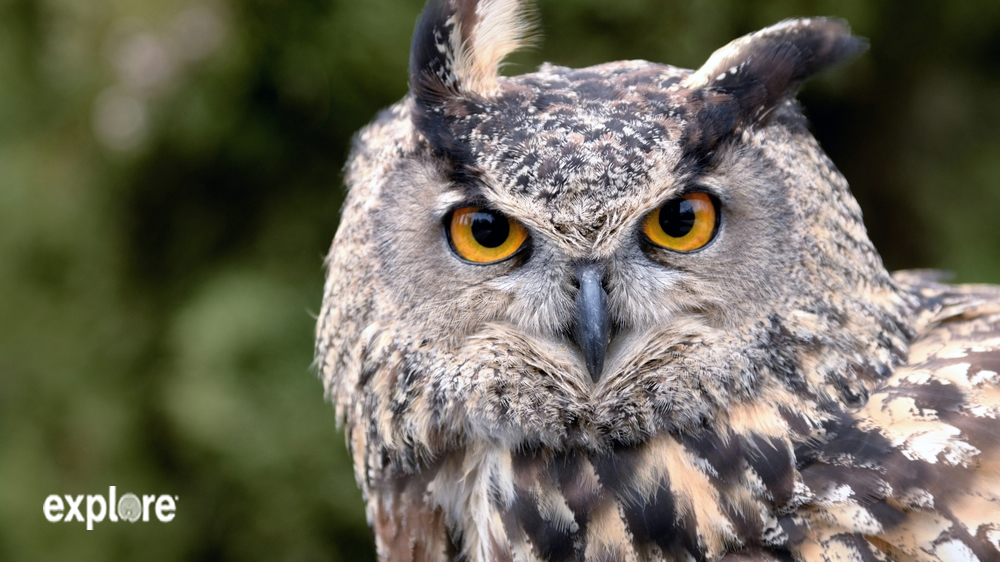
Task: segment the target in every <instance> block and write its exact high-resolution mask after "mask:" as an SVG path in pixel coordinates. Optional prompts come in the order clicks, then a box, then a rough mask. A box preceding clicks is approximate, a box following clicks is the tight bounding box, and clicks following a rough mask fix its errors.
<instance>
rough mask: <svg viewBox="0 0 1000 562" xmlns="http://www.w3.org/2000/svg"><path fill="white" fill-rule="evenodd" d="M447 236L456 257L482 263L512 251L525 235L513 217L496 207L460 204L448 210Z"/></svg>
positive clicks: (510, 254)
mask: <svg viewBox="0 0 1000 562" xmlns="http://www.w3.org/2000/svg"><path fill="white" fill-rule="evenodd" d="M448 237H449V239H450V240H451V247H452V248H453V249H454V250H455V253H456V254H458V255H459V257H461V258H462V259H464V260H466V261H470V262H473V263H484V264H485V263H496V262H498V261H502V260H505V259H507V258H509V257H511V256H513V255H514V254H516V253H517V251H518V250H520V249H521V247H522V246H523V245H524V242H525V240H527V239H528V232H527V231H526V230H525V229H524V227H523V226H521V225H520V223H518V222H517V221H513V220H511V219H509V218H507V217H506V216H504V215H502V214H500V213H498V212H496V211H491V210H488V209H483V208H481V207H462V208H461V209H456V210H455V211H454V212H453V213H452V214H451V219H450V221H449V224H448Z"/></svg>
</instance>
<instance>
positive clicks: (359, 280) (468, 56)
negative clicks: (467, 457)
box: [317, 1, 907, 474]
mask: <svg viewBox="0 0 1000 562" xmlns="http://www.w3.org/2000/svg"><path fill="white" fill-rule="evenodd" d="M480 4H482V5H480V6H479V7H478V9H477V7H476V6H477V3H476V2H457V1H453V2H445V1H433V2H431V3H430V4H429V5H428V7H427V9H426V10H425V13H424V15H423V17H422V19H421V22H420V24H418V27H417V30H416V35H415V38H414V44H413V55H412V59H411V77H410V80H411V92H410V94H409V95H408V96H407V97H406V98H405V99H404V100H403V101H402V102H400V103H399V104H397V105H396V106H394V107H393V108H390V109H389V110H387V111H386V112H384V113H383V114H382V115H381V116H380V117H379V118H378V119H377V120H376V121H375V122H374V123H373V124H372V125H370V126H369V127H368V128H367V129H366V130H365V131H363V132H362V133H361V134H360V135H359V137H358V139H357V142H356V146H355V149H354V154H353V157H352V160H351V163H350V164H349V167H348V174H347V183H348V186H349V188H350V194H349V196H348V200H347V203H346V205H345V208H344V214H343V219H342V222H341V225H340V229H339V231H338V234H337V238H336V239H335V241H334V246H333V249H332V251H331V255H330V258H329V273H328V278H327V287H326V295H325V300H324V307H323V312H322V315H321V318H320V328H319V330H320V331H319V335H318V346H317V353H318V358H319V362H320V366H321V369H322V372H323V373H324V378H325V380H326V383H327V386H328V389H329V391H330V393H331V395H332V396H333V397H334V399H335V401H336V403H337V407H338V411H339V412H340V415H341V416H342V417H343V418H344V419H346V420H347V422H348V433H349V442H351V443H352V444H353V445H354V446H355V447H356V448H357V447H362V446H364V447H366V448H367V449H368V450H371V447H370V443H371V442H372V441H373V440H375V441H377V442H378V443H379V444H380V446H379V447H378V450H377V452H373V453H371V456H372V460H371V463H372V464H373V465H378V466H381V467H390V466H391V467H399V468H401V469H403V470H405V469H406V467H408V466H416V465H418V464H419V463H420V462H423V461H426V460H427V459H431V458H434V457H435V456H436V455H437V454H439V453H440V452H441V451H444V450H447V449H451V448H455V447H461V446H462V445H463V443H467V442H469V441H470V440H476V439H489V440H494V441H500V442H505V443H509V444H510V445H511V446H514V447H520V446H531V445H534V444H545V445H547V446H552V447H557V448H558V447H562V448H570V447H586V448H594V449H601V448H607V447H612V446H616V444H621V443H634V442H638V441H641V440H642V439H644V438H645V437H646V436H648V435H651V434H654V433H655V432H659V431H678V430H691V429H692V428H696V427H699V426H703V425H705V424H710V423H712V420H714V419H717V418H719V417H720V416H724V415H725V412H726V411H727V409H728V408H730V407H731V406H732V405H733V404H738V403H744V402H747V401H750V400H762V399H767V400H771V401H776V402H778V403H781V401H782V400H787V401H788V406H787V407H788V409H789V411H790V412H791V411H792V410H794V409H795V408H800V407H802V406H801V404H802V402H801V398H802V397H803V396H804V397H806V398H807V400H806V402H808V403H809V404H810V406H809V407H815V408H824V407H829V408H835V407H840V406H839V405H841V404H850V403H852V402H857V401H858V400H861V399H862V397H863V396H864V395H865V394H866V392H867V391H868V389H869V388H870V386H871V385H872V384H873V381H875V380H877V379H878V378H879V377H880V376H883V375H884V373H885V372H887V371H888V366H889V365H890V364H891V363H892V362H893V361H894V356H895V355H896V354H899V353H901V352H900V351H899V350H900V349H903V348H905V339H906V337H907V336H906V333H905V328H904V326H906V325H907V323H906V321H905V315H906V314H907V313H906V302H905V297H903V296H901V295H900V293H899V291H898V290H897V289H896V288H895V286H894V284H893V282H892V280H891V278H890V277H889V276H888V274H887V273H886V272H885V270H884V268H883V267H882V264H881V261H880V259H879V257H878V255H877V253H876V252H875V250H874V248H873V247H872V245H871V243H870V242H869V240H868V238H867V235H866V234H865V230H864V227H863V224H862V222H861V217H860V210H859V208H858V206H857V204H856V203H855V201H854V199H853V198H852V197H851V195H850V193H849V191H848V189H847V185H846V182H845V181H844V179H843V178H842V177H841V176H840V174H839V173H838V172H837V171H836V169H835V168H834V167H833V165H832V164H831V163H830V162H829V160H828V159H827V158H826V156H825V155H824V154H823V153H822V151H821V150H820V148H819V147H818V145H817V143H816V142H815V140H814V139H813V138H812V136H811V135H810V134H809V133H808V131H807V129H806V126H805V123H804V119H803V118H802V117H801V114H800V112H799V110H798V108H797V106H796V104H795V102H794V100H793V99H792V96H793V94H794V91H795V89H796V88H797V86H798V85H799V84H800V83H801V81H802V80H804V79H805V78H807V77H808V76H809V75H811V74H813V73H815V72H817V71H819V70H821V69H823V68H825V67H827V66H829V65H831V64H833V63H836V62H838V61H839V60H841V59H843V58H845V57H847V56H850V55H853V54H855V53H856V52H858V51H859V50H861V48H862V47H863V43H861V42H860V41H858V40H857V39H856V38H853V37H851V36H850V35H849V34H848V33H847V30H846V26H845V25H844V24H843V23H841V22H838V21H833V20H824V19H817V20H797V21H791V22H785V23H782V24H779V25H777V26H774V27H772V28H768V29H766V30H764V31H761V32H758V33H757V34H753V35H751V36H748V37H746V38H743V39H740V40H737V41H736V42H734V43H732V44H730V45H729V46H727V47H725V48H723V49H721V50H720V51H718V52H717V53H716V54H714V55H713V56H712V57H711V58H710V59H709V60H708V62H706V63H705V65H704V66H703V67H702V68H701V69H699V70H697V71H689V70H683V69H678V68H674V67H671V66H666V65H660V64H653V63H648V62H643V61H633V62H618V63H610V64H604V65H599V66H594V67H590V68H586V69H580V70H573V69H568V68H562V67H557V66H551V65H545V66H543V67H542V68H541V69H540V70H539V71H538V72H535V73H532V74H527V75H523V76H517V77H512V78H501V77H498V76H497V73H496V67H497V64H498V63H499V61H500V59H502V57H503V56H504V55H505V54H506V53H507V52H509V51H510V50H511V49H513V48H514V47H516V46H517V44H518V38H519V37H520V36H523V34H524V32H525V24H524V23H523V19H522V18H521V15H520V11H521V10H522V8H521V7H520V5H519V4H518V3H517V2H493V3H480ZM873 342H875V343H873ZM793 394H794V396H796V397H797V398H796V399H795V400H794V401H793V400H792V395H793ZM793 402H794V403H793ZM362 426H363V427H364V428H365V429H364V430H363V432H364V435H362V434H361V433H362V430H361V429H357V430H356V428H361V427H362ZM369 469H370V467H369ZM366 471H367V469H362V470H361V472H359V474H361V473H364V472H366Z"/></svg>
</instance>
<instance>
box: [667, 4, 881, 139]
mask: <svg viewBox="0 0 1000 562" xmlns="http://www.w3.org/2000/svg"><path fill="white" fill-rule="evenodd" d="M867 48H868V42H867V41H866V40H865V39H863V38H861V37H856V36H854V35H851V30H850V27H849V26H848V25H847V22H845V21H842V20H839V19H834V18H811V19H797V20H786V21H783V22H781V23H778V24H775V25H772V26H771V27H767V28H764V29H762V30H760V31H758V32H756V33H751V34H750V35H746V36H744V37H741V38H739V39H736V40H735V41H733V42H731V43H729V44H728V45H726V46H725V47H723V48H721V49H719V50H718V51H716V52H715V53H713V54H712V56H711V57H709V59H708V61H706V62H705V64H704V65H702V67H701V68H700V69H698V71H697V72H694V73H693V74H691V75H690V76H689V77H688V78H687V79H686V80H685V81H684V86H685V87H687V88H690V89H691V90H692V91H693V96H694V97H695V98H696V99H698V100H699V102H700V103H703V104H704V109H703V111H702V119H700V121H701V122H700V123H699V125H700V127H699V129H700V131H699V133H700V134H699V137H700V138H699V141H700V142H699V143H698V144H700V145H701V146H700V148H701V149H702V150H706V149H707V150H711V148H712V146H713V145H714V144H715V143H717V142H718V141H719V140H720V139H721V138H723V137H725V136H726V135H729V134H731V133H732V132H733V131H734V130H736V129H738V128H740V127H741V126H747V125H753V124H754V123H758V122H760V121H762V120H763V119H765V118H766V116H767V115H768V114H769V113H770V112H771V110H773V109H774V108H775V107H777V106H778V105H779V104H780V103H781V102H783V101H785V100H787V99H789V98H791V97H793V96H794V95H795V93H796V91H797V90H798V88H799V86H800V85H801V84H802V82H804V81H805V80H806V79H807V78H809V77H811V76H813V75H814V74H816V73H819V72H822V71H823V70H825V69H827V68H829V67H831V66H834V65H836V64H837V63H840V62H842V61H844V60H846V59H849V58H851V57H853V56H856V55H858V54H860V53H862V52H864V51H865V50H866V49H867ZM706 110H707V111H706ZM708 120H710V122H709V121H708Z"/></svg>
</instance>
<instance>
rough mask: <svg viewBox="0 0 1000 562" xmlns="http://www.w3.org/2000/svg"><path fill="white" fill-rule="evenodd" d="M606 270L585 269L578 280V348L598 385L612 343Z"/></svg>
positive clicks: (587, 266) (595, 267)
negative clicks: (604, 277)
mask: <svg viewBox="0 0 1000 562" xmlns="http://www.w3.org/2000/svg"><path fill="white" fill-rule="evenodd" d="M603 276H604V272H603V268H601V267H600V266H598V265H597V264H586V265H581V266H579V268H578V269H577V272H576V277H577V281H579V283H580V290H579V291H578V292H577V293H576V332H575V334H574V335H575V337H576V344H577V345H578V346H579V347H580V349H581V350H582V351H583V356H584V358H585V359H586V362H587V370H588V371H590V378H592V379H594V382H597V381H598V380H600V378H601V371H603V370H604V355H605V353H607V350H608V342H609V341H610V340H611V326H610V322H609V320H608V293H607V292H605V290H604V284H603V282H602V277H603Z"/></svg>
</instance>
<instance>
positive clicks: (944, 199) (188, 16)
mask: <svg viewBox="0 0 1000 562" xmlns="http://www.w3.org/2000/svg"><path fill="white" fill-rule="evenodd" d="M420 8H421V2H420V1H419V0H364V1H363V2H362V1H359V0H353V1H348V0H325V1H323V0H301V1H297V2H279V1H277V0H228V1H226V0H211V1H208V2H205V1H202V0H104V1H93V2H78V1H74V0H0V76H3V80H2V82H0V264H2V265H0V317H2V318H4V320H5V322H3V324H2V325H0V560H42V559H44V560H62V559H70V558H72V559H74V560H131V559H144V560H176V559H186V560H199V559H203V560H251V559H261V560H276V559H280V560H355V559H358V560H364V559H371V558H372V556H373V554H372V549H371V546H370V537H369V533H368V531H367V528H366V526H365V523H364V514H363V507H362V504H361V500H360V494H359V493H358V492H357V490H356V487H355V484H354V479H353V476H352V474H351V466H350V462H349V460H348V458H347V455H346V453H345V451H344V445H343V437H342V436H341V434H340V433H339V432H338V431H337V429H336V427H335V416H334V412H333V409H332V408H331V407H330V406H329V405H328V404H327V403H325V402H324V399H323V392H322V387H321V385H320V383H319V382H318V380H317V379H316V377H315V374H314V372H313V370H312V369H311V367H310V363H311V359H312V333H313V318H312V316H311V314H314V313H315V312H316V311H317V310H318V308H319V302H320V296H321V291H322V276H323V274H322V268H321V264H322V257H323V255H324V253H325V251H326V249H327V247H328V245H329V242H330V240H331V239H332V237H333V234H334V232H335V230H336V222H337V214H338V208H339V205H340V203H341V201H342V195H343V193H342V187H341V179H340V178H341V174H340V170H341V167H342V166H343V162H344V158H345V156H346V153H347V150H348V146H349V142H350V137H351V135H352V133H353V132H354V131H356V130H357V129H358V128H359V127H361V126H362V125H363V124H364V123H365V122H367V121H368V120H369V119H370V117H371V116H372V115H373V114H374V113H375V112H376V111H377V110H378V109H379V108H381V107H384V106H386V105H389V104H391V103H393V102H394V101H395V100H396V99H398V98H399V97H401V96H402V95H403V94H404V93H405V89H406V64H407V56H408V52H407V51H408V45H409V39H410V33H411V30H412V28H413V23H414V21H415V19H416V17H417V14H418V12H419V10H420ZM539 12H540V16H541V21H542V22H543V29H544V31H545V39H544V40H543V41H542V42H541V44H540V46H539V47H538V48H537V49H535V50H534V51H530V52H527V53H522V54H519V55H517V56H515V57H514V60H513V62H512V64H511V65H510V66H509V67H508V68H507V72H509V73H520V72H525V71H528V70H530V69H531V68H533V67H534V66H535V65H537V64H538V63H539V62H541V61H542V60H550V61H552V62H556V63H559V64H564V65H569V66H585V65H589V64H595V63H599V62H604V61H607V60H614V59H622V58H644V59H649V60H654V61H660V62H670V63H673V64H678V65H681V66H687V67H693V66H694V67H696V66H698V65H699V64H700V62H701V61H703V60H704V59H705V58H706V57H707V56H708V55H709V53H710V52H711V51H712V50H713V49H714V48H716V47H718V46H721V45H722V44H724V43H725V42H726V41H728V40H729V39H732V38H734V37H736V36H738V35H740V34H743V33H746V32H749V31H752V30H754V29H757V28H759V27H762V26H765V25H768V24H770V23H773V22H775V21H778V20H780V19H782V18H786V17H791V16H798V15H824V14H826V15H839V16H841V17H844V18H846V19H848V20H849V21H850V22H851V23H852V24H853V25H854V28H855V30H856V32H858V33H859V34H861V35H865V36H867V37H869V38H870V39H871V45H872V48H871V51H870V52H869V53H868V54H866V55H865V56H864V57H862V58H861V59H859V60H858V61H856V62H853V63H851V64H849V65H847V66H846V67H844V68H841V69H839V70H837V71H835V72H833V73H831V74H829V75H827V76H824V77H822V78H820V79H818V80H816V81H814V82H813V83H811V84H810V85H809V86H808V87H807V88H806V89H805V90H804V92H803V94H802V96H801V99H802V100H803V102H804V104H805V106H806V108H807V112H808V114H809V115H810V117H811V119H812V121H813V124H814V129H815V131H816V134H817V136H818V137H819V138H820V140H821V142H823V144H824V146H825V147H826V148H827V150H828V152H829V153H830V155H831V157H832V158H833V160H834V161H835V162H837V163H838V166H840V167H841V169H842V170H843V172H844V173H845V175H846V176H847V177H848V179H849V180H850V181H851V183H852V186H853V188H854V190H855V193H856V194H857V195H858V198H859V200H860V201H861V204H862V207H863V208H864V211H865V216H866V219H867V222H868V227H869V230H870V232H871V234H872V237H873V238H874V240H875V242H876V245H877V246H878V247H879V248H880V250H881V251H882V253H883V255H884V257H885V261H886V263H887V265H889V266H890V268H901V267H940V268H946V269H950V270H953V271H955V272H956V273H957V277H958V279H959V280H962V281H993V282H997V281H1000V228H998V219H997V217H998V216H1000V133H998V131H1000V104H998V103H996V100H998V99H1000V70H998V69H1000V3H997V2H995V0H981V1H965V2H936V1H930V0H910V1H903V0H886V1H884V2H863V1H861V0H848V1H845V0H837V1H836V2H834V1H833V0H814V1H805V0H800V1H793V0H755V1H750V2H748V1H743V0H722V1H716V2H704V1H698V0H679V1H670V2H668V1H665V0H617V1H615V2H607V1H606V0H561V1H558V2H557V1H556V0H543V1H541V2H540V5H539ZM109 485H115V486H117V487H118V490H119V494H121V493H124V492H126V491H133V492H135V493H140V494H141V493H148V494H162V493H169V494H172V495H177V496H179V497H180V501H179V502H178V508H177V517H176V519H175V520H174V521H173V522H171V523H168V524H163V523H158V522H151V523H145V524H143V523H138V524H135V525H128V524H123V523H117V524H112V523H107V522H105V523H102V524H98V525H97V526H96V528H95V530H94V531H86V530H85V527H84V525H83V524H80V523H59V524H52V523H48V522H47V521H46V520H45V519H44V517H43V516H42V503H43V501H44V499H45V497H46V496H47V495H49V494H71V495H77V494H102V493H104V494H106V492H107V487H108V486H109Z"/></svg>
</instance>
